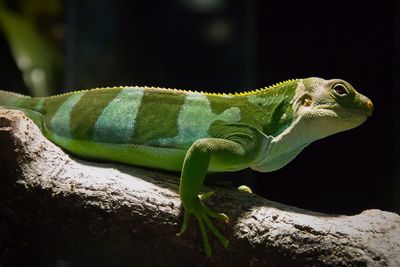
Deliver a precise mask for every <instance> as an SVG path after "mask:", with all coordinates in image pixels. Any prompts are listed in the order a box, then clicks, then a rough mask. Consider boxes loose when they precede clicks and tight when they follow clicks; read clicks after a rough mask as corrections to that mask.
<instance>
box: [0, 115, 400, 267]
mask: <svg viewBox="0 0 400 267" xmlns="http://www.w3.org/2000/svg"><path fill="white" fill-rule="evenodd" d="M0 151H1V153H0V170H1V173H0V242H4V243H5V244H7V245H8V246H11V247H19V248H21V247H22V248H25V249H29V250H32V251H39V252H41V253H47V254H51V255H54V256H56V257H59V258H63V259H67V260H72V261H91V262H93V261H97V262H102V263H106V264H111V265H120V266H124V265H126V266H128V265H130V266H133V265H135V264H136V265H139V266H140V265H160V266H171V265H176V266H186V265H189V264H199V265H201V264H211V265H218V266H227V265H234V266H236V265H238V266H239V265H242V266H338V265H342V266H400V217H399V216H398V215H397V214H394V213H389V212H384V211H379V210H367V211H364V212H362V213H361V214H358V215H355V216H339V215H327V214H322V213H316V212H311V211H306V210H302V209H298V208H295V207H289V206H285V205H281V204H278V203H275V202H272V201H269V200H266V199H263V198H261V197H259V196H257V195H255V194H248V193H242V192H238V191H237V190H235V189H226V188H212V190H215V191H216V192H217V193H216V194H215V196H213V197H212V198H211V199H210V200H208V201H207V204H208V205H209V206H212V208H213V209H215V210H218V211H222V212H225V213H226V214H228V215H229V216H230V219H231V221H230V223H229V224H222V223H216V224H217V226H218V227H219V229H221V231H222V232H223V233H224V234H225V235H226V236H227V237H228V238H229V239H230V246H229V248H228V249H224V248H222V247H221V246H220V244H219V243H218V242H217V240H215V239H213V238H211V242H212V246H213V257H212V258H211V259H205V257H204V252H203V248H202V241H201V236H200V234H199V231H198V229H197V228H198V227H197V225H196V224H195V223H194V221H192V222H191V224H190V227H189V230H188V232H187V233H186V234H184V235H183V236H181V237H176V236H175V233H177V232H178V231H179V226H180V223H181V221H182V208H181V204H180V200H179V195H178V192H177V191H178V183H179V178H178V176H177V174H172V173H165V172H158V171H153V170H148V169H142V168H135V167H129V166H124V165H119V164H112V163H93V162H88V161H83V160H81V159H78V158H75V157H73V156H70V155H67V154H65V153H64V152H63V151H62V150H61V149H60V148H58V147H57V146H55V145H53V144H52V143H51V142H49V141H48V140H47V139H45V138H44V137H43V136H42V134H41V133H40V131H39V129H38V128H37V127H36V126H35V125H34V124H33V123H32V122H31V121H30V120H29V119H28V118H27V117H26V116H25V115H23V113H22V112H20V111H11V110H5V109H0ZM204 190H205V191H207V190H211V189H210V188H204ZM195 226H196V227H195Z"/></svg>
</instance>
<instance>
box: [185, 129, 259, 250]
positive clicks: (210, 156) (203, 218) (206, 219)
mask: <svg viewBox="0 0 400 267" xmlns="http://www.w3.org/2000/svg"><path fill="white" fill-rule="evenodd" d="M246 137H247V138H248V137H249V136H248V135H246ZM238 139H240V137H239V138H238ZM250 140H251V142H250V143H251V145H249V144H248V143H246V145H244V144H243V143H241V142H237V140H235V141H232V140H227V139H222V138H204V139H200V140H197V141H196V142H195V143H193V145H192V146H191V147H190V149H189V150H188V152H187V154H186V157H185V160H184V164H183V168H182V173H181V181H180V187H179V194H180V197H181V200H182V203H183V206H184V209H185V213H184V219H183V224H182V228H181V231H180V233H178V235H180V234H182V233H184V232H185V231H186V229H187V227H188V222H189V218H190V215H191V214H193V215H194V216H195V218H196V219H197V222H198V224H199V227H200V231H201V235H202V238H203V244H204V250H205V253H206V255H207V256H208V257H209V256H211V246H210V244H209V241H208V234H207V228H208V229H209V230H211V232H212V233H213V234H214V235H215V236H216V237H217V238H218V239H219V240H220V242H221V243H222V245H223V246H224V247H227V246H228V240H227V239H226V238H225V237H224V236H223V235H222V234H221V233H220V232H219V230H218V229H217V228H216V227H215V226H214V224H213V223H212V222H211V220H210V217H211V218H216V219H220V220H222V221H224V222H228V220H229V219H228V217H227V216H226V215H225V214H223V213H219V212H215V211H212V210H211V209H209V208H208V207H207V206H206V205H205V204H204V203H203V202H202V200H203V199H204V198H206V197H208V196H209V195H210V194H206V195H203V197H202V196H199V195H198V194H199V191H200V188H201V186H202V184H203V181H204V177H205V175H206V173H207V170H208V168H209V165H210V164H212V165H213V168H215V167H216V168H218V169H220V170H232V169H233V168H236V169H243V168H245V167H246V166H250V165H251V163H252V162H253V161H254V160H255V155H256V154H257V152H258V151H260V147H261V143H263V142H262V141H261V140H258V141H257V139H252V138H250ZM257 144H258V145H257Z"/></svg>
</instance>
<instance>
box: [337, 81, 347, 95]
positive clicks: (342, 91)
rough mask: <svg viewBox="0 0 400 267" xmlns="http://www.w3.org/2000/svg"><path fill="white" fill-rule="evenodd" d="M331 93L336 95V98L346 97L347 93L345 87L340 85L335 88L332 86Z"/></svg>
mask: <svg viewBox="0 0 400 267" xmlns="http://www.w3.org/2000/svg"><path fill="white" fill-rule="evenodd" d="M333 91H334V92H335V94H337V95H338V96H345V95H347V94H348V93H349V92H348V90H347V88H346V86H344V85H343V84H341V83H338V84H336V85H335V86H333Z"/></svg>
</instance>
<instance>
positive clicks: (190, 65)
mask: <svg viewBox="0 0 400 267" xmlns="http://www.w3.org/2000/svg"><path fill="white" fill-rule="evenodd" d="M399 22H400V5H399V4H396V1H395V0H393V1H373V2H371V1H284V0H281V1H262V0H259V1H256V0H254V1H249V0H247V1H227V0H226V1H224V0H214V1H212V0H208V1H196V0H175V1H128V0H126V1H95V0H87V1H77V0H69V1H65V3H64V10H63V14H62V16H61V18H59V19H58V20H56V24H58V27H59V26H60V25H61V26H62V29H63V32H64V35H63V38H62V42H61V44H60V50H61V51H62V53H63V54H64V56H65V59H64V72H63V76H62V79H60V86H59V88H57V89H58V91H60V92H62V91H68V90H77V89H81V88H92V87H100V86H114V85H151V86H160V87H175V88H181V89H190V90H203V91H215V92H234V91H243V90H247V89H255V88H260V87H264V86H267V85H270V84H273V83H275V82H279V81H283V80H287V79H291V78H305V77H309V76H317V77H322V78H326V79H330V78H342V79H345V80H347V81H349V82H350V83H352V85H353V86H354V87H355V88H356V89H357V90H358V91H359V92H361V93H363V94H365V95H366V96H368V97H369V98H370V99H372V101H373V103H374V105H375V113H374V115H373V116H372V117H371V118H370V119H369V120H368V121H367V122H366V123H365V124H363V125H362V126H360V127H358V128H356V129H354V130H351V131H348V132H344V133H340V134H337V135H334V136H331V137H329V138H326V139H323V140H321V141H317V142H316V143H314V144H312V145H311V146H309V147H308V148H306V149H305V150H304V151H303V152H302V153H301V154H300V155H299V156H298V157H297V158H296V159H295V160H294V161H293V162H291V163H290V164H288V165H287V166H286V167H284V168H283V169H282V170H279V171H276V172H273V173H255V172H252V171H242V172H238V173H236V174H228V176H236V177H239V178H236V179H239V180H240V181H241V182H242V181H244V183H247V184H251V185H252V187H253V190H254V191H255V192H256V193H257V194H260V195H262V196H264V197H266V198H268V199H271V200H274V201H277V202H281V203H285V204H288V205H293V206H298V207H301V208H305V209H310V210H314V211H321V212H326V213H339V214H355V213H359V212H361V211H362V210H365V209H372V208H377V209H382V210H387V211H392V212H397V213H399V212H400V170H399V166H398V163H399V152H400V149H399V137H398V136H399V132H400V131H399V125H400V120H399V118H398V116H399V112H398V111H397V108H398V105H397V104H396V100H397V99H399V97H400V94H399V85H400V56H399V55H400V54H399V45H400V39H399V36H400V34H399V33H400V23H399ZM0 58H1V64H0V71H1V72H0V87H1V88H4V89H14V88H17V89H18V91H20V92H25V93H26V92H27V91H26V89H25V88H24V85H23V82H22V80H21V77H20V75H21V74H20V72H19V70H18V69H17V67H16V65H15V63H14V61H13V59H12V57H11V54H10V50H9V48H8V46H7V43H6V41H5V39H4V37H3V36H0ZM225 176H226V175H225Z"/></svg>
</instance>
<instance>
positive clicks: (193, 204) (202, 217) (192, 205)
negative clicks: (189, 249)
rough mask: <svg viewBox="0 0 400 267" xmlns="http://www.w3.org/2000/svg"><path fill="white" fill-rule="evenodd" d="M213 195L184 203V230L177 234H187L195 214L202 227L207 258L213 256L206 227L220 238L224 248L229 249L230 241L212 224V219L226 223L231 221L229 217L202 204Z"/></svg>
mask: <svg viewBox="0 0 400 267" xmlns="http://www.w3.org/2000/svg"><path fill="white" fill-rule="evenodd" d="M212 194H213V193H212V192H211V193H207V194H204V195H202V196H199V198H195V199H194V200H192V201H186V202H184V203H183V205H184V207H185V214H184V217H183V223H182V228H181V231H180V232H179V233H178V234H177V236H180V235H181V234H183V233H184V232H186V230H187V228H188V224H189V218H190V215H191V214H193V215H194V216H195V217H196V219H197V222H198V224H199V227H200V232H201V236H202V238H203V245H204V250H205V253H206V255H207V257H210V256H211V251H212V250H211V246H210V243H209V241H208V234H207V229H206V226H207V227H208V228H209V229H210V230H211V232H212V233H213V234H214V235H215V236H216V237H217V238H218V240H219V241H220V242H221V244H222V245H223V246H224V247H228V243H229V242H228V240H227V239H226V237H225V236H223V235H222V234H221V233H220V231H219V230H218V229H217V228H216V227H215V226H214V224H213V223H212V222H211V220H210V217H211V218H216V219H218V220H221V221H223V222H225V223H227V222H228V221H229V218H228V216H226V215H225V214H224V213H220V212H215V211H213V210H211V209H209V208H208V207H207V206H206V205H204V204H203V203H202V200H203V199H206V198H208V197H210V196H211V195H212Z"/></svg>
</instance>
